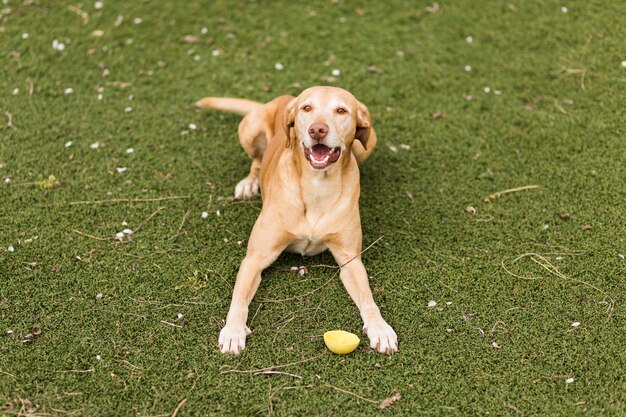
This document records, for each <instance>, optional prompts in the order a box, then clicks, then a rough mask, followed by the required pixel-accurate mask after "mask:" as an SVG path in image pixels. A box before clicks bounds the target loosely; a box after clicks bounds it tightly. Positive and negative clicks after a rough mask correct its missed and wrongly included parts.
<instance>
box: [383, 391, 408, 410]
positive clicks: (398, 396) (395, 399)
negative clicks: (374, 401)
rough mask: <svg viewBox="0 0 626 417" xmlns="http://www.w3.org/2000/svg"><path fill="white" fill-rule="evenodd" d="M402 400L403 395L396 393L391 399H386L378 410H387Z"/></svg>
mask: <svg viewBox="0 0 626 417" xmlns="http://www.w3.org/2000/svg"><path fill="white" fill-rule="evenodd" d="M401 398H402V394H400V393H399V392H396V393H395V394H393V395H392V396H391V397H389V398H385V399H384V400H383V402H381V403H380V405H379V406H378V408H380V409H381V410H385V409H387V408H389V407H392V406H393V405H394V404H395V403H396V402H398V401H400V399H401Z"/></svg>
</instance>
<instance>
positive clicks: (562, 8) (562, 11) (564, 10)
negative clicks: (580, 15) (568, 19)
mask: <svg viewBox="0 0 626 417" xmlns="http://www.w3.org/2000/svg"><path fill="white" fill-rule="evenodd" d="M567 12H569V9H568V8H567V7H565V6H563V7H561V13H567Z"/></svg>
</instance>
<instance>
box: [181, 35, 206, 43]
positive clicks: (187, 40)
mask: <svg viewBox="0 0 626 417" xmlns="http://www.w3.org/2000/svg"><path fill="white" fill-rule="evenodd" d="M180 40H181V41H182V42H185V43H190V44H198V43H201V42H202V39H200V37H199V36H195V35H185V36H183V37H182V38H181V39H180Z"/></svg>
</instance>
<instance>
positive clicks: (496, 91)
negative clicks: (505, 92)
mask: <svg viewBox="0 0 626 417" xmlns="http://www.w3.org/2000/svg"><path fill="white" fill-rule="evenodd" d="M493 94H495V95H496V96H500V95H502V90H493Z"/></svg>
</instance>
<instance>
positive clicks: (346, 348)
mask: <svg viewBox="0 0 626 417" xmlns="http://www.w3.org/2000/svg"><path fill="white" fill-rule="evenodd" d="M359 342H361V340H360V339H359V336H357V335H355V334H354V333H349V332H344V331H343V330H332V331H330V332H326V333H324V343H326V346H327V347H328V349H330V351H331V352H334V353H337V354H339V355H345V354H347V353H350V352H352V351H353V350H354V349H356V347H357V346H359Z"/></svg>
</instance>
